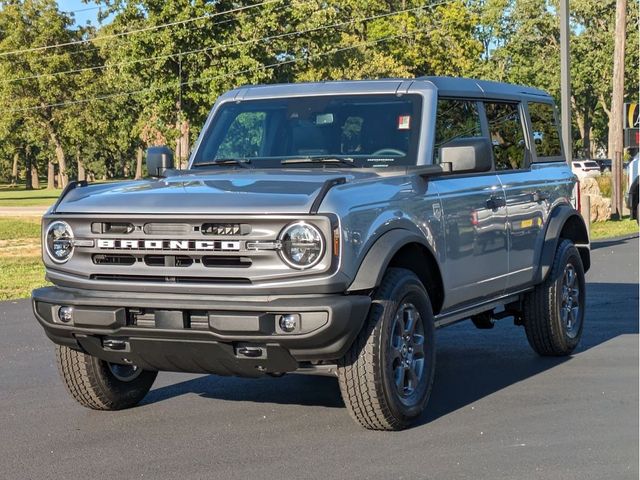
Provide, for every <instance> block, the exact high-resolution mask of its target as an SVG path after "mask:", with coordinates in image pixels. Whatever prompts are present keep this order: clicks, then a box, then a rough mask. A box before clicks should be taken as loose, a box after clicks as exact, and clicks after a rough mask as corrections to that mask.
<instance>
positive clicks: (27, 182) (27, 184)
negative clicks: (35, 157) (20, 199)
mask: <svg viewBox="0 0 640 480" xmlns="http://www.w3.org/2000/svg"><path fill="white" fill-rule="evenodd" d="M24 165H25V175H24V188H25V190H32V189H33V185H32V183H31V175H29V172H30V171H31V147H29V145H27V146H26V147H24Z"/></svg>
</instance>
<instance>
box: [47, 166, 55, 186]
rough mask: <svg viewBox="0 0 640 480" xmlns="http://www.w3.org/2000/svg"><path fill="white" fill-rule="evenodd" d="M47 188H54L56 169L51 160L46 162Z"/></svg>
mask: <svg viewBox="0 0 640 480" xmlns="http://www.w3.org/2000/svg"><path fill="white" fill-rule="evenodd" d="M47 188H49V189H53V188H56V169H55V167H54V165H53V162H52V161H51V160H49V163H48V164H47Z"/></svg>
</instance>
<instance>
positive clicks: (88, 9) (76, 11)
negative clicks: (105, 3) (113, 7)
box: [60, 5, 101, 13]
mask: <svg viewBox="0 0 640 480" xmlns="http://www.w3.org/2000/svg"><path fill="white" fill-rule="evenodd" d="M99 8H101V7H100V5H96V6H95V7H86V8H79V9H78V10H60V13H82V12H90V11H91V10H98V9H99Z"/></svg>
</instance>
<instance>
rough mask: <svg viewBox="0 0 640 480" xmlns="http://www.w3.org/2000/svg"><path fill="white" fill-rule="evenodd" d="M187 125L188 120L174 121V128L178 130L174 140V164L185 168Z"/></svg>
mask: <svg viewBox="0 0 640 480" xmlns="http://www.w3.org/2000/svg"><path fill="white" fill-rule="evenodd" d="M189 127H190V125H189V121H188V120H182V121H180V120H178V122H177V123H176V129H177V130H178V132H180V133H179V135H178V139H177V140H176V160H177V162H176V163H177V165H176V166H177V168H179V169H183V168H186V166H187V160H188V159H189Z"/></svg>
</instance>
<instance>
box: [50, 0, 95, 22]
mask: <svg viewBox="0 0 640 480" xmlns="http://www.w3.org/2000/svg"><path fill="white" fill-rule="evenodd" d="M58 6H59V7H60V10H63V11H67V12H68V11H76V13H75V14H74V17H75V20H76V24H78V25H85V24H86V23H87V21H91V24H92V25H96V26H97V25H98V19H97V17H98V9H97V8H95V7H96V6H97V4H96V3H95V2H91V1H90V2H88V3H83V2H82V0H58Z"/></svg>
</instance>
